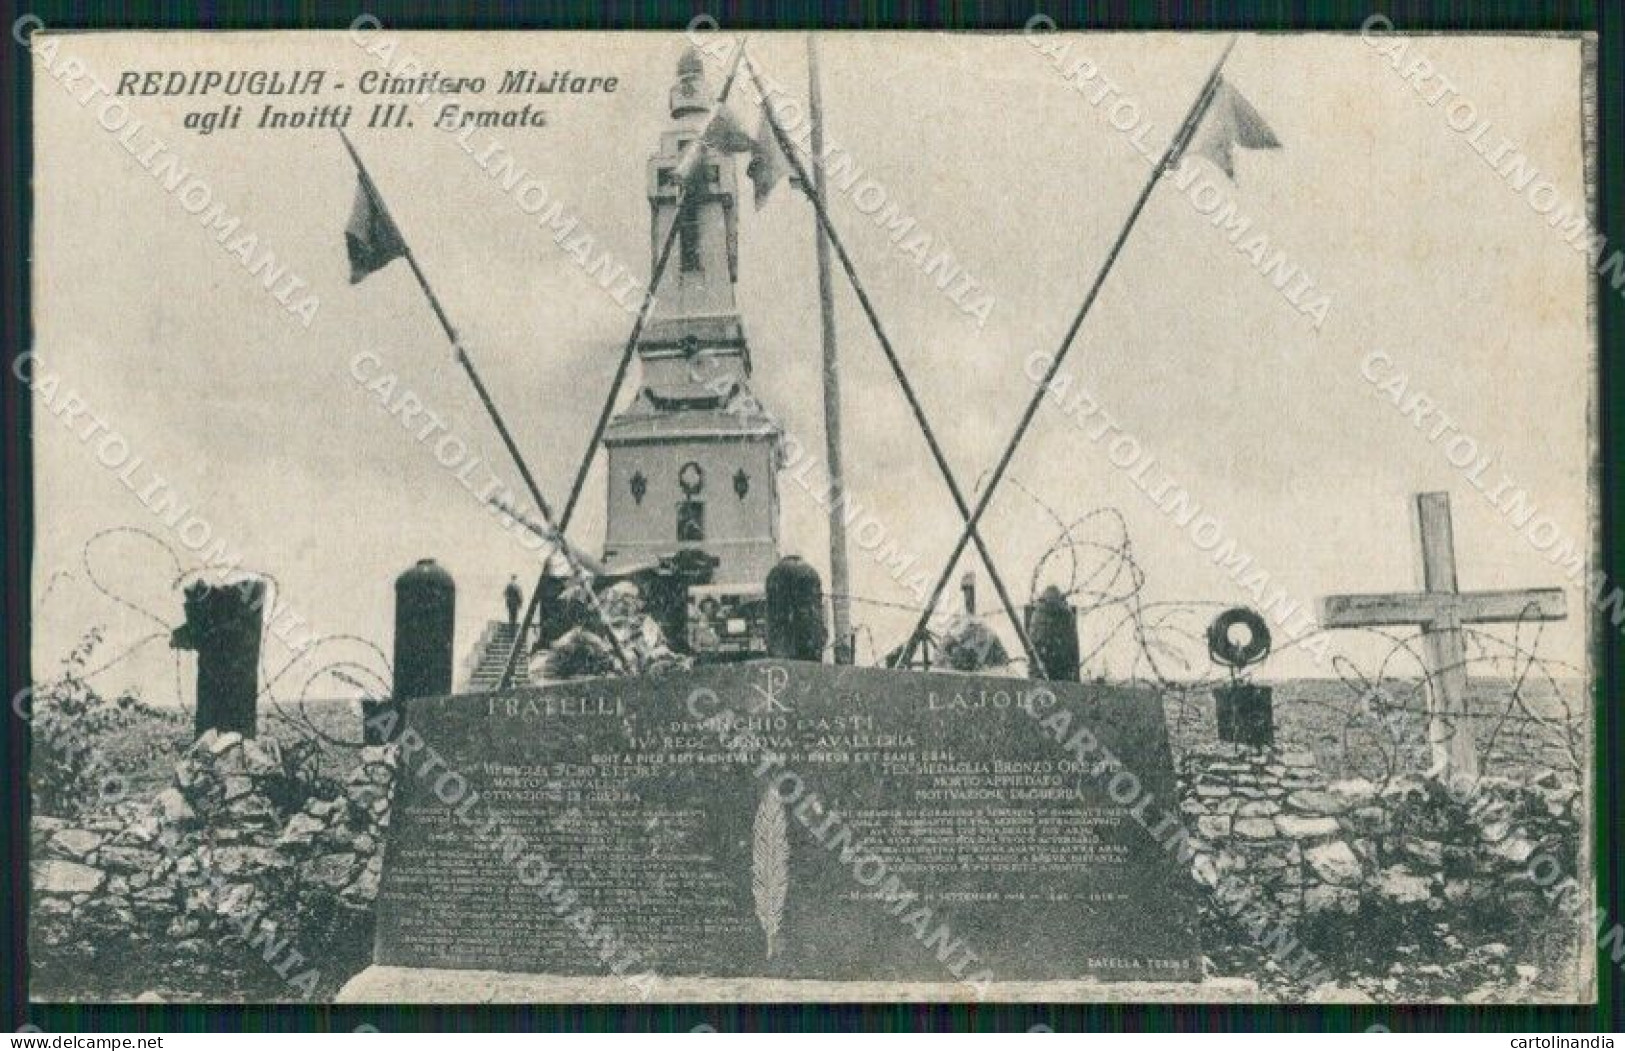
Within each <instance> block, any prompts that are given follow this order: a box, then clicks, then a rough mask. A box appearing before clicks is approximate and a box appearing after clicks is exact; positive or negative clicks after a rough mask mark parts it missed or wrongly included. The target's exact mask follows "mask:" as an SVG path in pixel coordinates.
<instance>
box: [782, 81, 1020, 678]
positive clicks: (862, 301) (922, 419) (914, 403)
mask: <svg viewBox="0 0 1625 1051" xmlns="http://www.w3.org/2000/svg"><path fill="white" fill-rule="evenodd" d="M750 75H751V79H752V80H753V81H754V82H755V83H756V90H757V92H758V93H759V94H760V95H762V96H763V97H764V98H766V97H768V92H767V89H766V88H765V87H764V86H763V85H762V78H761V74H760V71H758V70H757V68H756V63H755V62H754V61H751V62H750ZM762 115H763V116H764V117H766V118H767V122H768V125H769V126H770V127H771V128H772V129H773V137H774V139H775V140H776V141H777V142H778V144H779V150H780V152H782V153H783V154H784V157H785V160H786V161H788V162H789V164H790V167H791V170H792V171H794V173H795V176H796V178H797V179H798V180H800V182H801V189H802V192H803V193H804V194H805V195H806V197H807V200H808V201H809V202H811V203H812V206H813V211H814V212H816V213H817V215H818V223H819V226H820V227H821V228H822V229H823V231H824V233H825V234H827V235H828V237H829V243H830V247H831V248H833V249H834V250H835V256H836V258H837V259H839V260H840V263H841V269H842V270H843V271H845V273H846V278H847V280H848V281H850V282H851V283H852V292H853V294H854V295H856V296H857V297H858V305H859V306H860V307H862V308H863V314H864V317H866V318H867V319H868V320H869V327H870V328H871V329H873V330H874V334H875V342H877V343H879V344H880V351H881V353H882V354H883V355H884V356H885V358H886V364H887V365H889V366H890V367H891V372H892V376H893V378H895V379H896V380H897V386H898V388H899V389H900V390H901V391H902V392H903V400H904V401H905V402H907V403H908V407H909V411H910V412H911V413H913V415H914V423H915V425H916V426H918V427H919V428H920V434H921V435H923V436H924V438H925V446H926V448H927V449H928V450H930V452H931V458H932V460H933V461H934V462H935V463H936V465H937V472H938V473H939V474H941V475H942V481H943V484H944V485H945V486H947V488H948V494H949V496H951V497H952V498H953V501H954V506H955V507H956V508H957V509H958V511H959V513H960V515H961V516H962V517H963V518H964V519H965V521H966V522H967V523H969V522H970V504H968V503H967V502H966V501H965V493H964V491H963V490H962V489H960V488H959V481H958V480H957V479H956V478H955V477H954V472H953V469H952V468H951V467H949V466H948V457H947V455H946V454H944V453H943V451H942V446H941V444H940V443H939V442H938V441H937V435H936V431H934V430H932V428H931V422H930V421H929V420H927V419H926V416H925V407H924V406H922V405H921V404H920V399H919V395H917V394H916V393H915V391H914V384H912V383H910V382H909V378H908V373H907V372H906V371H905V370H904V369H903V363H902V362H901V361H900V360H898V357H897V351H896V349H895V348H894V347H893V346H892V344H891V339H890V338H888V337H887V335H886V328H885V326H884V325H883V324H881V321H880V315H879V314H878V313H876V312H875V307H874V304H873V303H872V302H870V301H869V293H868V292H867V291H866V290H865V289H864V287H863V282H862V281H860V280H858V270H857V267H856V266H855V265H854V264H853V262H852V257H851V256H850V255H848V254H847V251H846V246H845V245H843V244H842V243H841V239H840V237H839V236H838V235H837V234H836V233H835V226H834V224H833V223H832V222H831V221H830V218H829V212H828V211H827V210H825V208H824V202H823V201H821V200H820V199H819V197H818V193H817V191H816V190H815V189H814V188H813V186H812V183H811V182H810V181H809V178H808V175H807V170H806V169H805V168H804V167H803V166H802V164H801V159H800V158H799V157H798V156H797V155H796V151H795V146H794V145H793V144H792V143H791V142H790V138H789V136H788V135H786V134H785V132H784V128H783V126H781V125H780V124H779V119H778V117H777V115H775V114H774V112H773V107H772V106H771V105H768V106H763V107H762ZM969 532H970V534H971V539H972V540H974V541H975V543H976V550H977V551H978V552H979V553H980V554H981V556H982V561H983V562H984V563H985V564H986V565H987V574H988V576H989V577H991V578H992V580H993V590H994V592H995V593H996V594H997V595H998V596H999V601H1000V602H1001V603H1002V604H1003V605H1004V610H1005V614H1006V615H1007V616H1009V618H1010V626H1011V628H1012V629H1013V630H1014V631H1015V633H1016V638H1018V639H1020V640H1021V649H1022V652H1023V653H1025V654H1026V655H1027V661H1028V663H1029V666H1030V667H1033V668H1040V669H1041V668H1042V667H1043V663H1042V661H1041V659H1040V658H1039V656H1038V651H1037V650H1036V649H1034V648H1033V644H1032V640H1031V639H1030V638H1028V636H1027V628H1026V625H1024V624H1023V623H1022V622H1021V617H1020V616H1019V615H1018V614H1017V613H1016V607H1015V603H1014V602H1013V601H1012V600H1011V598H1010V592H1009V591H1008V590H1007V589H1006V588H1005V586H1004V580H1003V578H1002V577H1001V576H1000V575H999V568H998V565H997V563H995V562H994V561H993V554H992V552H990V551H989V550H988V549H987V544H986V543H985V542H984V541H983V539H982V535H981V534H980V533H978V532H977V531H976V528H975V526H974V525H970V526H969Z"/></svg>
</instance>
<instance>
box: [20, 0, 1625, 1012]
mask: <svg viewBox="0 0 1625 1051" xmlns="http://www.w3.org/2000/svg"><path fill="white" fill-rule="evenodd" d="M27 29H31V30H32V32H31V33H25V32H24V30H27ZM18 35H19V40H20V42H21V43H20V46H24V47H26V48H27V49H28V60H29V62H30V63H31V67H32V78H33V85H34V87H33V101H34V114H33V120H34V132H33V136H34V139H33V143H34V154H33V156H34V170H33V175H32V178H33V193H34V212H33V216H34V227H33V243H32V253H33V303H34V310H35V317H34V332H35V340H34V342H33V345H32V346H31V347H30V348H29V350H28V352H27V353H25V354H23V355H22V356H21V357H19V358H18V359H16V360H15V361H14V362H13V363H12V365H11V368H12V371H13V374H14V377H15V379H16V380H17V381H19V382H22V383H24V384H26V385H27V386H28V388H29V396H30V398H31V404H32V419H33V451H34V458H35V483H36V484H35V492H34V500H35V505H34V506H35V514H34V533H33V536H34V546H33V552H32V567H33V576H32V588H33V607H32V608H33V616H34V623H33V632H32V638H33V669H32V670H33V687H32V690H31V691H30V692H29V693H27V694H25V695H23V696H21V697H19V700H18V703H17V704H15V705H14V710H15V712H16V714H17V715H18V716H19V717H23V718H28V719H30V720H31V725H30V729H31V733H32V740H33V747H32V766H31V769H30V779H31V789H32V816H31V826H30V828H31V833H32V853H31V856H30V858H29V872H30V874H31V884H30V887H29V902H28V916H29V925H30V935H29V938H30V940H29V948H28V951H29V963H30V979H29V980H30V982H31V990H32V992H31V995H32V996H33V997H34V998H35V999H36V1000H41V1001H60V1000H77V1001H109V1000H111V1001H134V1000H139V1001H147V1002H159V1001H161V1002H220V1001H226V1002H262V1001H272V1002H334V1001H336V1002H345V1003H401V1002H406V1003H412V1002H418V1003H435V1002H443V1003H466V1002H482V1003H483V1002H499V1003H500V1002H511V1003H557V1002H582V1001H592V1002H616V1003H639V1002H657V1003H669V1002H674V1001H705V1002H736V1001H755V1002H796V1001H817V1002H830V1001H899V1000H912V1001H937V1002H941V1001H953V1002H988V1003H995V1002H1011V1001H1029V1002H1078V1001H1108V1002H1110V1001H1142V1002H1147V1001H1150V1002H1155V1001H1181V1002H1215V1001H1230V1002H1285V1003H1346V1002H1361V1003H1370V1002H1379V1003H1416V1002H1458V1003H1459V1002H1468V1003H1497V1004H1501V1003H1505V1004H1528V1003H1591V1002H1594V1000H1595V995H1596V994H1595V989H1596V984H1597V978H1596V973H1595V971H1596V964H1595V961H1596V960H1597V959H1598V958H1599V955H1598V954H1599V944H1600V946H1601V953H1602V955H1601V958H1602V959H1603V960H1604V962H1605V965H1607V966H1611V964H1607V961H1608V960H1609V959H1612V960H1613V961H1615V962H1616V963H1617V962H1619V961H1620V960H1621V959H1625V929H1622V928H1621V927H1620V926H1618V925H1617V924H1616V923H1615V922H1614V920H1613V918H1611V917H1607V916H1606V915H1605V914H1603V913H1600V912H1599V911H1598V910H1597V904H1598V902H1597V901H1596V897H1597V896H1596V895H1595V893H1594V887H1593V880H1592V875H1591V873H1592V871H1593V866H1592V859H1591V856H1590V846H1589V844H1590V843H1591V841H1592V827H1593V810H1592V799H1593V794H1592V785H1591V783H1590V771H1591V770H1592V769H1593V756H1594V744H1593V740H1592V734H1591V727H1592V725H1593V703H1594V696H1595V694H1594V690H1593V685H1594V677H1595V674H1596V670H1595V668H1594V666H1593V659H1592V656H1591V654H1592V647H1593V643H1594V642H1595V640H1596V639H1597V638H1599V637H1601V635H1602V633H1605V632H1611V631H1616V630H1618V629H1619V627H1620V625H1621V624H1622V622H1625V593H1622V592H1621V590H1620V589H1619V588H1618V587H1616V586H1615V584H1614V582H1612V581H1610V580H1608V579H1607V578H1606V577H1605V576H1604V575H1603V573H1602V571H1601V568H1600V565H1599V561H1598V555H1597V542H1596V536H1597V533H1596V529H1597V502H1598V501H1597V484H1598V483H1597V453H1596V436H1597V433H1598V428H1597V423H1596V398H1595V376H1596V347H1597V339H1596V333H1595V327H1594V315H1595V296H1596V295H1598V294H1602V295H1613V294H1618V293H1619V292H1620V290H1621V288H1622V286H1625V258H1622V256H1621V253H1620V252H1619V251H1617V250H1615V249H1613V248H1612V246H1609V245H1607V244H1606V243H1605V242H1604V240H1603V238H1602V237H1601V236H1600V235H1599V234H1597V233H1595V232H1594V217H1593V187H1594V186H1595V173H1594V165H1595V136H1594V126H1595V112H1596V110H1595V97H1596V93H1595V90H1594V87H1593V74H1594V68H1595V58H1594V42H1593V40H1592V39H1591V38H1589V37H1587V36H1583V35H1511V34H1499V35H1498V34H1478V35H1450V34H1432V35H1412V34H1409V33H1407V32H1406V31H1405V27H1403V26H1396V25H1395V24H1394V23H1393V22H1392V21H1390V20H1388V19H1386V18H1382V17H1380V16H1379V17H1374V18H1372V19H1371V20H1369V21H1367V23H1366V24H1365V26H1364V27H1363V28H1362V29H1360V30H1359V31H1358V32H1345V33H1335V34H1331V33H1326V34H1313V33H1305V34H1285V33H1282V34H1246V33H1244V34H1239V35H1232V34H1218V33H1173V32H1163V33H1144V34H1123V33H1111V34H1090V33H1080V32H1073V31H1069V30H1067V29H1065V28H1061V27H1057V26H1056V24H1055V23H1054V22H1053V21H1051V20H1050V19H1048V18H1045V17H1043V16H1038V17H1036V18H1034V19H1033V20H1032V21H1031V22H1029V23H1028V24H1027V25H1026V26H1025V27H1024V28H1016V29H1013V30H1011V31H1009V32H1003V33H976V34H969V33H966V34H957V33H906V34H905V33H837V32H829V33H813V34H807V33H786V32H764V33H752V34H743V33H738V32H734V31H732V30H731V29H729V28H728V27H726V26H719V25H717V24H716V22H715V21H712V20H709V19H700V20H698V21H697V22H696V23H695V24H694V25H692V26H691V27H690V28H689V30H688V31H686V32H683V31H672V32H658V33H656V32H640V33H617V32H592V33H586V32H545V33H543V32H525V33H510V32H504V33H485V32H405V31H399V30H397V29H394V28H392V27H390V26H388V25H385V24H383V23H382V22H380V21H379V20H378V19H376V18H370V17H363V18H360V19H358V20H357V21H356V22H355V24H354V25H353V26H351V27H350V28H349V29H347V30H338V31H327V32H253V33H202V32H161V33H145V32H112V33H73V32H59V31H56V30H54V29H53V27H51V26H49V25H44V24H40V25H34V26H25V27H21V28H20V29H19V34H18ZM1599 276H1600V278H1601V281H1600V283H1599ZM1597 288H1601V289H1602V291H1601V292H1600V293H1598V292H1596V291H1595V290H1596V289H1597Z"/></svg>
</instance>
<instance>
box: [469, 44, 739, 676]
mask: <svg viewBox="0 0 1625 1051" xmlns="http://www.w3.org/2000/svg"><path fill="white" fill-rule="evenodd" d="M745 39H747V38H741V39H740V41H739V50H738V51H737V52H736V53H735V55H734V60H733V63H732V64H731V65H730V66H729V67H728V75H727V76H726V77H724V78H723V81H722V90H721V91H719V92H718V93H717V104H716V106H715V107H714V108H713V109H712V110H711V119H715V116H716V113H717V111H718V110H720V109H721V108H722V107H723V106H724V105H726V104H727V102H728V94H729V92H731V91H732V90H733V86H734V80H735V78H736V77H737V75H738V73H739V62H740V60H741V59H742V58H743V57H744V54H745ZM707 126H709V122H708V124H707ZM704 138H705V136H704V134H703V133H702V134H700V135H698V136H696V137H695V140H694V142H692V143H690V144H689V148H690V149H701V148H703V147H702V143H703V140H704ZM687 192H688V186H687V184H686V182H684V181H681V180H680V181H679V182H678V184H677V194H678V202H679V207H681V201H682V196H683V194H685V193H687ZM678 225H679V224H678V222H677V217H676V215H675V214H674V215H673V217H672V223H671V226H670V227H669V228H668V229H667V230H666V239H665V241H664V242H662V244H661V246H660V255H659V256H658V257H657V258H656V259H655V265H654V270H653V271H652V272H651V273H650V275H649V287H648V288H646V289H645V290H644V292H643V304H642V305H641V306H640V307H638V316H637V318H636V319H634V320H633V322H632V334H631V335H630V336H628V337H627V338H626V344H625V345H624V346H623V347H622V348H621V360H620V362H619V363H618V364H617V365H616V367H615V377H614V378H613V379H612V380H610V384H609V395H608V396H607V397H606V398H605V399H604V406H603V408H602V409H600V410H599V413H598V422H597V424H595V425H594V427H593V429H592V437H591V438H589V439H588V440H587V448H586V450H585V451H583V452H582V454H581V461H580V464H579V466H578V467H577V468H576V476H575V481H573V482H572V483H571V484H570V493H569V495H568V496H567V497H566V498H565V501H564V513H563V514H561V515H560V516H559V534H560V535H561V536H562V535H563V534H564V531H565V530H566V529H569V528H570V522H571V520H572V519H574V517H575V512H576V506H577V504H578V503H579V501H580V499H581V493H582V491H583V490H584V489H585V488H586V485H587V475H588V474H589V473H590V472H591V471H592V465H593V461H594V460H595V459H596V458H597V454H598V445H599V443H600V442H602V441H603V438H604V429H605V428H606V427H608V426H609V421H610V417H611V416H612V415H613V414H614V412H615V403H616V402H618V401H619V400H620V396H621V387H622V386H623V385H624V384H625V383H626V376H627V373H628V372H630V371H631V368H632V357H633V355H634V353H636V351H637V348H638V339H639V337H641V336H642V335H643V328H644V325H645V324H647V322H648V320H649V311H650V309H651V308H652V307H653V306H654V301H655V291H656V290H657V289H658V288H659V287H660V281H661V278H662V277H663V276H664V275H665V273H666V263H667V262H668V261H669V260H670V259H671V250H672V246H673V245H675V244H676V243H677V230H678ZM546 579H547V565H546V563H543V565H542V571H541V572H540V573H539V574H537V577H536V586H535V587H534V588H532V589H531V591H530V601H528V602H527V603H525V615H524V617H523V618H522V619H521V620H520V621H519V631H518V633H517V634H515V635H514V639H513V647H512V648H511V649H509V650H508V659H507V660H506V661H505V662H504V663H503V668H502V678H501V680H500V681H499V682H498V683H497V689H498V690H499V691H500V690H506V689H507V688H508V686H509V685H510V684H511V683H512V682H513V674H514V670H515V669H516V668H517V667H518V665H519V655H520V653H522V652H523V651H524V647H525V640H526V638H528V637H529V635H530V626H531V623H532V622H534V621H535V620H536V617H537V615H538V614H539V613H540V612H541V608H542V582H543V581H544V580H546Z"/></svg>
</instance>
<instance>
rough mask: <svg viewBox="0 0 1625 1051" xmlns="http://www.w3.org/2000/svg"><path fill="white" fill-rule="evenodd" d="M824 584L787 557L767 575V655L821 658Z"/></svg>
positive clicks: (806, 567) (807, 568)
mask: <svg viewBox="0 0 1625 1051" xmlns="http://www.w3.org/2000/svg"><path fill="white" fill-rule="evenodd" d="M827 641H829V628H828V627H827V626H826V625H825V624H824V583H823V581H822V580H820V579H819V577H818V570H816V569H814V568H813V567H812V566H809V565H808V564H807V563H806V562H803V561H802V560H801V559H799V558H797V557H796V556H794V555H788V556H786V557H785V558H783V559H781V560H780V561H779V564H778V565H776V566H774V567H773V569H772V570H771V571H770V572H769V573H768V574H767V652H768V655H769V656H771V657H784V658H787V659H789V660H797V661H821V660H823V659H824V643H826V642H827Z"/></svg>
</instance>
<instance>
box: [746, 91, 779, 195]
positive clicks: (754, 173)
mask: <svg viewBox="0 0 1625 1051" xmlns="http://www.w3.org/2000/svg"><path fill="white" fill-rule="evenodd" d="M767 107H768V101H767V99H765V98H764V99H763V100H762V121H761V124H760V126H758V127H757V129H756V141H755V142H754V144H753V146H752V149H751V151H750V163H749V164H748V165H746V166H745V174H746V175H747V176H749V177H750V181H751V185H752V186H753V187H755V190H756V207H757V209H758V210H760V209H761V207H762V205H764V204H766V203H767V198H768V195H769V194H771V193H772V192H773V187H775V186H777V185H778V184H779V180H780V179H782V178H784V177H785V175H787V174H788V173H789V171H790V162H789V161H788V160H786V159H785V156H784V151H783V150H782V149H780V148H779V137H778V136H777V135H774V134H773V125H772V122H771V121H770V120H769V119H768V115H767Z"/></svg>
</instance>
